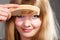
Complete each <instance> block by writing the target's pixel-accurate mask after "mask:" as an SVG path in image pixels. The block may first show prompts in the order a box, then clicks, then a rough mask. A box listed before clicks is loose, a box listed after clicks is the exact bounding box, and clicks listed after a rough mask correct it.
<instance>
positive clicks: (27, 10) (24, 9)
mask: <svg viewBox="0 0 60 40" xmlns="http://www.w3.org/2000/svg"><path fill="white" fill-rule="evenodd" d="M34 13H35V14H39V13H40V9H39V8H38V7H36V6H32V5H20V7H18V8H17V9H14V10H13V11H12V16H16V15H20V14H34Z"/></svg>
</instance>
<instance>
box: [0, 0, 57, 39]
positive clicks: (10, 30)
mask: <svg viewBox="0 0 60 40" xmlns="http://www.w3.org/2000/svg"><path fill="white" fill-rule="evenodd" d="M10 3H13V5H14V6H13V5H12V6H8V7H7V9H8V12H7V14H8V16H7V17H6V16H5V17H6V19H5V20H4V21H6V20H7V21H6V23H5V25H6V27H5V29H6V30H5V40H58V38H57V32H56V30H57V29H56V25H55V22H54V17H53V13H52V10H51V7H50V4H49V2H48V0H33V1H32V0H11V2H10ZM15 4H17V5H15ZM22 4H23V5H22ZM28 4H29V5H28ZM7 5H10V4H7ZM7 5H6V6H7ZM6 6H5V7H6ZM27 9H28V10H27ZM1 14H2V13H1ZM1 16H3V15H1ZM0 20H3V19H0ZM54 38H55V39H54Z"/></svg>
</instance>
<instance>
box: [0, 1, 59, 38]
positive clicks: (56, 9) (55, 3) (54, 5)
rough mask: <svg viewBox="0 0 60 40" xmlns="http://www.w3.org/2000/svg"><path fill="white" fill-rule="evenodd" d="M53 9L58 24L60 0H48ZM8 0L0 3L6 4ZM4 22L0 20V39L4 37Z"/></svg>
mask: <svg viewBox="0 0 60 40" xmlns="http://www.w3.org/2000/svg"><path fill="white" fill-rule="evenodd" d="M49 1H50V4H51V7H52V9H53V11H54V12H55V14H56V18H57V21H58V23H59V25H60V0H49ZM9 2H10V0H0V4H7V3H9ZM4 30H5V29H4V23H1V22H0V39H2V38H4Z"/></svg>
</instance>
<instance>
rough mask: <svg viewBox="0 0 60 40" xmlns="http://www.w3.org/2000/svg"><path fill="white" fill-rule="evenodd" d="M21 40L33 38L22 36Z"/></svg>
mask: <svg viewBox="0 0 60 40" xmlns="http://www.w3.org/2000/svg"><path fill="white" fill-rule="evenodd" d="M20 38H21V40H31V38H27V37H23V36H20Z"/></svg>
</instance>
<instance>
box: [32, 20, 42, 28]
mask: <svg viewBox="0 0 60 40" xmlns="http://www.w3.org/2000/svg"><path fill="white" fill-rule="evenodd" d="M32 25H33V26H34V27H39V26H40V25H41V20H40V19H34V20H32Z"/></svg>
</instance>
